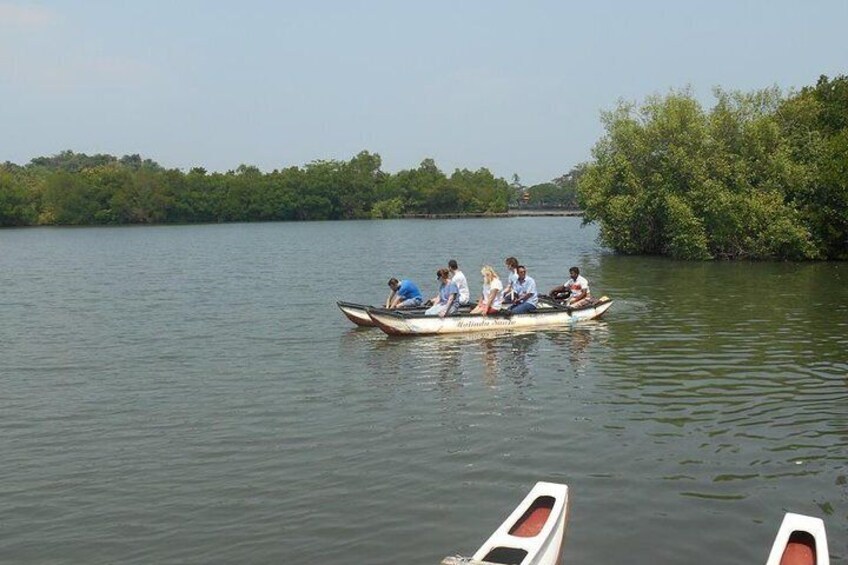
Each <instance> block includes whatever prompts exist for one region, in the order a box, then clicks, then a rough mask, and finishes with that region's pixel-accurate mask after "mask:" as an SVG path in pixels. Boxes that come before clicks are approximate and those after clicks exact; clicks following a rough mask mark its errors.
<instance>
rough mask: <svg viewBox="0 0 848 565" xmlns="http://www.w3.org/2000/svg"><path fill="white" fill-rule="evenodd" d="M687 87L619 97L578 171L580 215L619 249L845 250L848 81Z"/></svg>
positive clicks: (831, 254)
mask: <svg viewBox="0 0 848 565" xmlns="http://www.w3.org/2000/svg"><path fill="white" fill-rule="evenodd" d="M714 94H715V97H716V104H715V106H714V107H713V108H712V109H710V110H709V111H705V110H704V109H703V108H702V107H701V105H700V104H699V103H698V101H697V100H696V99H695V98H694V96H693V95H692V94H691V92H689V91H686V90H684V91H681V92H671V93H669V94H667V95H666V96H653V97H650V98H648V99H647V100H646V101H645V103H643V104H642V105H641V106H639V107H636V106H635V105H632V104H624V103H622V104H619V106H618V107H617V108H616V109H614V110H613V111H611V112H607V113H605V114H604V115H603V123H604V126H605V129H606V134H605V135H604V137H603V138H602V139H601V140H600V141H598V143H597V144H596V145H595V147H594V149H593V157H594V160H593V162H592V163H590V164H589V165H588V166H586V167H585V169H584V170H583V171H582V172H581V176H580V178H579V181H578V193H579V198H580V200H581V202H582V204H583V206H584V210H585V217H584V219H585V221H598V222H599V224H600V228H601V229H600V234H601V239H602V241H603V242H604V243H605V244H606V245H609V246H610V247H612V248H613V249H615V250H617V251H619V252H622V253H631V254H635V253H639V254H656V255H668V256H670V257H675V258H682V259H708V258H721V257H728V258H751V259H793V260H794V259H819V258H839V259H845V258H846V254H848V251H846V248H848V245H846V243H848V239H846V238H848V190H846V182H847V181H846V178H848V176H846V172H848V129H846V124H848V83H846V78H845V77H840V78H838V79H835V80H834V81H828V80H827V79H825V78H824V77H823V78H822V80H820V81H819V83H818V84H817V86H816V87H815V88H808V89H804V90H802V91H801V92H800V93H798V94H796V95H794V96H792V97H790V98H783V97H782V96H781V94H780V92H779V91H778V90H777V89H765V90H761V91H757V92H753V93H748V94H745V93H738V92H733V93H728V92H724V91H721V90H716V91H715V93H714Z"/></svg>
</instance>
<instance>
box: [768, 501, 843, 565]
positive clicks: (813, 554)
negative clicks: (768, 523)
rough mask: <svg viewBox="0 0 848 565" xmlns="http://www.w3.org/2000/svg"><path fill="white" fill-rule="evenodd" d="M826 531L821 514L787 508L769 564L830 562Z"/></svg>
mask: <svg viewBox="0 0 848 565" xmlns="http://www.w3.org/2000/svg"><path fill="white" fill-rule="evenodd" d="M829 563H830V554H829V553H828V551H827V534H826V533H825V528H824V522H823V521H822V520H821V518H814V517H812V516H804V515H803V514H793V513H792V512H787V513H786V515H785V516H784V517H783V523H782V524H780V529H779V530H778V531H777V536H776V537H775V538H774V544H773V545H772V546H771V553H769V556H768V561H766V565H828V564H829Z"/></svg>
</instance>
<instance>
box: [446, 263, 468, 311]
mask: <svg viewBox="0 0 848 565" xmlns="http://www.w3.org/2000/svg"><path fill="white" fill-rule="evenodd" d="M448 269H450V272H451V280H452V281H453V282H454V283H455V284H456V288H458V289H459V305H460V306H465V305H466V304H468V302H469V301H470V300H471V291H469V290H468V279H466V278H465V274H464V273H463V272H462V271H460V270H459V265H458V264H457V263H456V259H451V260H450V261H448Z"/></svg>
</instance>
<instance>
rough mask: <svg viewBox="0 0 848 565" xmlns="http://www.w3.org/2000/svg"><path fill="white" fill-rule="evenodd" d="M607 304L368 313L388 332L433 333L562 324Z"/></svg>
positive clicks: (603, 300)
mask: <svg viewBox="0 0 848 565" xmlns="http://www.w3.org/2000/svg"><path fill="white" fill-rule="evenodd" d="M610 306H612V300H610V299H609V298H607V297H606V296H604V297H603V298H601V299H599V300H598V301H597V302H595V303H594V304H593V305H591V306H588V307H586V308H580V309H578V310H572V309H571V308H566V307H565V306H560V305H558V304H555V303H552V302H542V301H539V308H538V310H536V311H535V312H529V313H526V314H513V315H509V313H508V312H504V313H502V314H491V315H489V316H483V315H481V314H465V313H460V314H455V315H453V316H446V317H444V318H440V317H438V316H425V315H424V314H421V313H412V312H403V311H399V310H386V309H384V308H369V309H368V310H367V312H368V315H369V316H370V317H371V320H372V321H373V322H374V324H375V325H377V327H379V328H380V329H381V330H383V331H384V332H386V333H387V334H389V335H432V334H446V333H467V332H479V331H492V330H527V329H535V328H550V327H557V326H560V327H563V326H568V325H570V324H574V323H577V322H585V321H588V320H595V319H597V318H600V317H601V316H602V315H603V314H604V312H606V311H607V310H608V309H609V307H610Z"/></svg>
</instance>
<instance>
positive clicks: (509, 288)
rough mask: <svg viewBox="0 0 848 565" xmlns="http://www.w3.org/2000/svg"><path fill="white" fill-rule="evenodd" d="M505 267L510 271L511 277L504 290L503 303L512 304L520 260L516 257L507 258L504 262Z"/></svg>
mask: <svg viewBox="0 0 848 565" xmlns="http://www.w3.org/2000/svg"><path fill="white" fill-rule="evenodd" d="M504 265H506V268H507V269H509V277H508V278H507V282H506V287H505V288H504V290H503V301H504V303H506V304H509V303H511V302H512V299H513V298H515V290H514V289H513V287H514V286H515V281H517V280H518V274H517V273H516V272H515V271H516V270H517V269H518V259H516V258H515V257H507V258H506V259H505V260H504Z"/></svg>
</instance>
